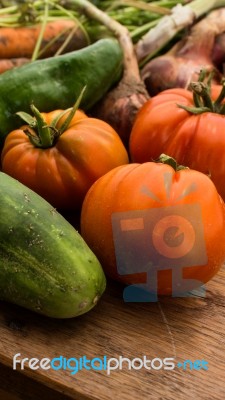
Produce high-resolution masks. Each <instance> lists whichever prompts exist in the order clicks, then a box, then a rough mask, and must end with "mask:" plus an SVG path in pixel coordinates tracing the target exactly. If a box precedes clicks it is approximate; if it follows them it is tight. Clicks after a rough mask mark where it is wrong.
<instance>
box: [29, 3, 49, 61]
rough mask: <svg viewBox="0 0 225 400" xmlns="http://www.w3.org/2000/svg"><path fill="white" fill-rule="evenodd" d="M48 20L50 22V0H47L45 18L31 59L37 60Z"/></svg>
mask: <svg viewBox="0 0 225 400" xmlns="http://www.w3.org/2000/svg"><path fill="white" fill-rule="evenodd" d="M47 22H48V0H45V9H44V18H43V22H42V26H41V29H40V34H39V36H38V39H37V42H36V45H35V48H34V51H33V54H32V57H31V61H35V60H36V59H37V57H38V53H39V50H40V47H41V42H42V39H43V36H44V31H45V28H46V24H47Z"/></svg>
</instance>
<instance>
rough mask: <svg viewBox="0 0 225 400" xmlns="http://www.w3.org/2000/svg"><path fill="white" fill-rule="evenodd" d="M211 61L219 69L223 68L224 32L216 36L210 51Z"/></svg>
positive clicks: (224, 54) (224, 53)
mask: <svg viewBox="0 0 225 400" xmlns="http://www.w3.org/2000/svg"><path fill="white" fill-rule="evenodd" d="M212 62H213V64H214V65H216V67H217V68H218V69H219V70H220V71H223V70H224V66H223V64H224V63H225V32H223V33H221V35H218V36H217V37H216V40H215V43H214V46H213V51H212Z"/></svg>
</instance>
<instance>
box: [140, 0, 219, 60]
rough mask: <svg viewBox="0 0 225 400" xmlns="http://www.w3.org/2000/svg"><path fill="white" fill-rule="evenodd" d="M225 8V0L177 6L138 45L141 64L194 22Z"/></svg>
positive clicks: (195, 1) (198, 1)
mask: <svg viewBox="0 0 225 400" xmlns="http://www.w3.org/2000/svg"><path fill="white" fill-rule="evenodd" d="M223 6H225V0H207V1H206V0H193V1H191V2H190V3H188V4H187V5H185V6H182V5H181V4H180V5H179V4H177V6H176V7H174V8H172V14H171V15H169V16H165V17H163V18H162V19H161V20H160V22H159V24H158V25H157V26H156V27H155V28H153V29H150V31H149V32H148V33H147V34H146V35H144V36H143V37H142V38H141V39H140V40H139V41H138V43H137V44H136V55H137V59H138V61H139V63H142V64H144V63H145V62H146V61H148V60H149V59H151V58H152V57H153V56H154V55H155V54H156V52H158V51H159V50H161V49H162V48H163V47H164V46H165V45H166V44H168V43H169V41H170V40H171V39H173V38H174V37H175V36H176V34H177V33H178V32H180V31H181V30H182V29H184V28H185V27H188V26H190V25H192V24H193V23H194V21H195V20H196V19H197V18H199V17H201V16H202V15H204V14H206V13H207V12H209V11H211V10H213V9H214V8H219V7H223Z"/></svg>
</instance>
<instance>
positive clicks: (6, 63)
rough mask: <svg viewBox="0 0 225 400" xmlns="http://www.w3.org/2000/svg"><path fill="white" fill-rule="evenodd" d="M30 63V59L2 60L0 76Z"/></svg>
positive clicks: (0, 62) (0, 61)
mask: <svg viewBox="0 0 225 400" xmlns="http://www.w3.org/2000/svg"><path fill="white" fill-rule="evenodd" d="M29 61H30V59H29V58H11V59H5V58H4V59H0V74H2V73H3V72H6V71H8V70H9V69H12V68H15V67H20V66H21V65H23V64H26V63H28V62H29Z"/></svg>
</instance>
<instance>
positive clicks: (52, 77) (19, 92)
mask: <svg viewBox="0 0 225 400" xmlns="http://www.w3.org/2000/svg"><path fill="white" fill-rule="evenodd" d="M106 61H107V62H106ZM122 69H123V52H122V50H121V47H120V45H119V43H118V41H117V40H115V39H111V38H105V39H101V40H98V41H97V42H95V43H94V44H92V45H90V46H88V47H85V48H83V49H81V50H76V51H73V52H70V53H67V54H63V55H60V56H57V57H50V58H46V59H42V60H37V61H34V62H31V63H29V64H25V65H23V66H21V67H17V68H13V69H11V70H9V71H6V72H4V73H3V74H1V75H0V144H2V143H3V142H4V137H5V136H6V135H7V134H8V133H9V132H10V131H11V130H13V129H16V128H19V127H20V126H21V119H20V118H19V117H18V116H16V115H15V113H16V112H18V111H25V112H29V113H30V105H31V103H34V105H35V106H36V107H37V108H38V109H39V111H41V112H49V111H53V110H56V109H66V108H69V107H71V106H73V104H74V103H75V101H76V99H77V97H78V96H79V94H80V92H81V90H82V89H83V87H84V86H85V85H87V87H86V90H85V93H84V95H83V98H82V100H81V104H80V108H83V109H84V110H85V111H87V110H88V109H89V108H91V107H92V106H93V105H94V104H95V103H97V101H99V100H100V99H101V98H102V97H103V96H104V95H105V94H106V92H107V91H108V90H109V89H110V87H111V86H112V85H113V84H115V83H116V82H117V81H118V80H119V79H120V77H121V74H122Z"/></svg>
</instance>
